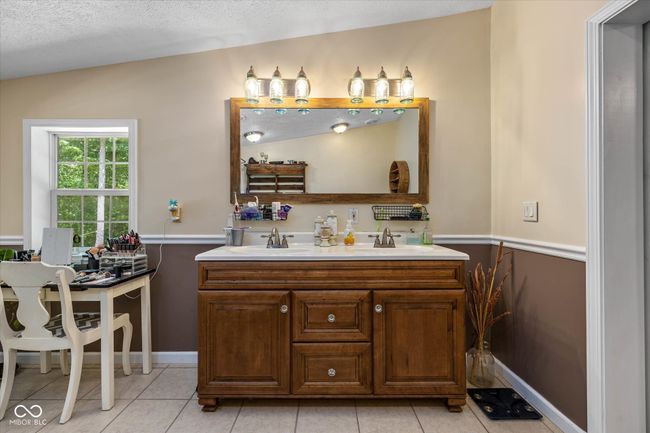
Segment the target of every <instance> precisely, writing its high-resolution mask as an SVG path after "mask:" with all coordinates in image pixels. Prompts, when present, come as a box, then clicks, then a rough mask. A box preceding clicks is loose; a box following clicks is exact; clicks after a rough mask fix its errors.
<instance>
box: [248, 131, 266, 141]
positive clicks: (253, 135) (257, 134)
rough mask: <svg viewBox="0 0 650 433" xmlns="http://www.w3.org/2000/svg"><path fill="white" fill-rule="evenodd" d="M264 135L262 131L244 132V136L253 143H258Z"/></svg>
mask: <svg viewBox="0 0 650 433" xmlns="http://www.w3.org/2000/svg"><path fill="white" fill-rule="evenodd" d="M263 136H264V133H263V132H261V131H248V132H246V133H244V138H245V139H246V140H248V141H249V142H251V143H257V142H258V141H260V139H261V138H262V137H263Z"/></svg>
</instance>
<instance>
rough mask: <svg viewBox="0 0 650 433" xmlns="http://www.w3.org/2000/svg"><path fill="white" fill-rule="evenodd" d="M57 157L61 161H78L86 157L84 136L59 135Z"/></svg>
mask: <svg viewBox="0 0 650 433" xmlns="http://www.w3.org/2000/svg"><path fill="white" fill-rule="evenodd" d="M57 158H58V160H59V161H78V162H82V161H83V159H84V139H83V137H81V138H79V137H59V139H58V140H57Z"/></svg>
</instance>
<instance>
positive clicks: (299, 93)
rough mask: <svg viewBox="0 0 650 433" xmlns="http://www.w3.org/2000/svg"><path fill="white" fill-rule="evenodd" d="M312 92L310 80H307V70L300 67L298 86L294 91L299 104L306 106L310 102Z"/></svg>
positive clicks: (297, 79)
mask: <svg viewBox="0 0 650 433" xmlns="http://www.w3.org/2000/svg"><path fill="white" fill-rule="evenodd" d="M310 90H311V88H310V85H309V80H308V79H307V74H305V70H304V69H303V68H302V66H301V67H300V72H298V77H297V78H296V85H295V89H294V96H295V97H296V103H297V104H306V103H307V102H309V91H310Z"/></svg>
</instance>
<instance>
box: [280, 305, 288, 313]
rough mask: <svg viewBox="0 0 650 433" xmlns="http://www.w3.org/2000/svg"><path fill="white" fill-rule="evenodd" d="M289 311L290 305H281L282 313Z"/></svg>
mask: <svg viewBox="0 0 650 433" xmlns="http://www.w3.org/2000/svg"><path fill="white" fill-rule="evenodd" d="M287 311H289V307H287V306H286V305H283V306H281V307H280V313H282V314H286V313H287Z"/></svg>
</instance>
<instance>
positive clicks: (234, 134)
mask: <svg viewBox="0 0 650 433" xmlns="http://www.w3.org/2000/svg"><path fill="white" fill-rule="evenodd" d="M367 99H368V102H362V103H359V104H353V103H351V102H350V100H349V99H347V98H312V99H310V100H309V102H308V103H307V104H303V105H298V104H296V103H295V101H294V100H293V99H287V100H285V102H284V103H282V104H271V103H270V102H269V101H268V98H263V99H262V100H261V101H260V103H258V104H249V103H247V102H246V100H245V99H244V98H232V99H231V100H230V150H231V155H230V192H231V193H230V197H231V202H232V201H233V198H234V196H233V194H232V193H233V192H237V195H238V196H239V197H241V198H240V201H244V202H245V201H252V200H254V196H257V197H258V198H259V200H260V202H262V203H270V202H273V201H280V202H283V203H387V204H391V203H395V204H398V203H405V204H410V203H415V202H419V203H428V199H429V99H428V98H415V99H414V101H413V102H412V103H410V104H400V103H399V101H394V102H393V101H391V102H390V103H388V104H383V105H376V104H374V102H370V100H371V98H367Z"/></svg>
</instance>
